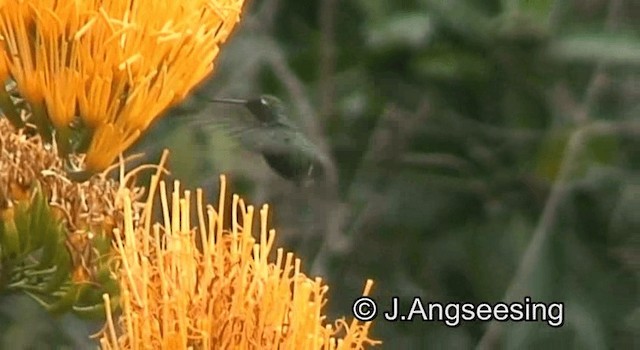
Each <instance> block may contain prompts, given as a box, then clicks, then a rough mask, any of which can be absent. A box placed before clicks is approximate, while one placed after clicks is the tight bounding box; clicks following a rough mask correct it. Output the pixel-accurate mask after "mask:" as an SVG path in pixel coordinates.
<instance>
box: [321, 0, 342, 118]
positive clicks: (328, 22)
mask: <svg viewBox="0 0 640 350" xmlns="http://www.w3.org/2000/svg"><path fill="white" fill-rule="evenodd" d="M337 3H338V0H325V1H321V2H320V14H319V20H320V32H321V36H320V64H319V66H318V73H319V79H320V116H321V117H322V118H323V120H328V118H331V117H332V116H333V100H334V98H333V97H334V96H333V95H334V90H335V86H334V76H335V65H336V48H335V43H334V35H335V16H336V5H337Z"/></svg>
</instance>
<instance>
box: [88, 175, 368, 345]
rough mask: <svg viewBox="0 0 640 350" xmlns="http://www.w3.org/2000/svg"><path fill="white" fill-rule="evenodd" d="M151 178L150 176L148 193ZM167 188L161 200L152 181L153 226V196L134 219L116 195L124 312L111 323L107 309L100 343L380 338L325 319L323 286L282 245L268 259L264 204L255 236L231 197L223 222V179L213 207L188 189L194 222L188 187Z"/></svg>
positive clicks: (270, 233)
mask: <svg viewBox="0 0 640 350" xmlns="http://www.w3.org/2000/svg"><path fill="white" fill-rule="evenodd" d="M157 185H158V181H157V177H156V178H154V179H153V180H152V183H151V186H150V191H152V192H151V193H153V192H155V188H156V187H157ZM174 189H175V190H174V192H173V195H172V196H171V201H169V200H168V198H167V194H166V190H165V185H164V183H160V198H161V203H162V213H163V221H164V222H163V224H156V225H153V226H152V225H151V224H150V222H151V220H150V217H149V215H150V213H151V212H152V209H153V208H152V203H153V197H152V196H151V198H150V199H149V200H148V201H147V206H146V208H145V210H144V214H143V216H142V218H141V219H140V220H137V221H136V220H133V218H132V212H133V211H132V208H131V201H130V200H129V199H128V198H126V196H125V198H124V199H125V201H124V209H125V224H124V232H116V234H115V237H116V242H117V245H116V246H117V250H118V255H119V257H120V264H119V265H120V268H119V270H118V271H115V273H116V276H117V278H118V279H119V281H120V288H121V293H120V305H121V306H122V308H123V310H122V311H123V312H122V316H121V318H120V320H119V322H115V321H114V320H113V319H112V315H111V314H110V312H108V314H107V319H108V324H107V329H106V330H105V332H104V333H103V334H102V337H101V345H102V347H103V348H104V349H117V348H124V349H142V348H153V349H188V348H198V349H361V348H363V347H364V346H365V345H367V344H377V343H379V342H377V341H373V340H371V339H369V338H368V335H367V334H368V331H369V327H370V322H367V323H360V322H358V321H356V320H354V321H353V322H351V323H350V324H347V322H345V321H344V320H338V321H337V322H336V326H332V325H327V324H325V318H326V317H325V316H324V315H323V308H324V306H325V304H326V302H327V300H326V292H327V289H328V287H327V286H326V285H324V284H323V283H322V280H321V279H320V278H316V279H309V278H308V277H306V276H305V275H304V274H303V273H302V272H301V262H300V260H299V259H295V258H294V257H293V255H292V254H291V253H287V254H285V253H284V251H283V250H282V249H277V250H276V252H275V261H273V260H272V259H270V258H269V255H270V254H271V253H272V247H273V243H274V238H275V231H274V230H267V211H268V207H267V206H266V205H265V206H264V207H263V208H262V209H261V210H260V219H261V220H260V223H259V224H258V226H259V232H260V240H259V242H257V241H256V239H255V238H254V237H253V236H252V231H253V228H254V226H256V225H255V224H254V222H253V216H254V208H253V207H252V206H246V205H245V204H244V202H243V201H242V200H241V199H239V198H238V196H234V197H233V206H232V207H231V208H232V209H231V210H232V215H231V217H232V222H231V225H230V230H223V227H227V225H225V223H224V222H223V217H225V213H224V212H223V210H224V208H225V206H224V198H225V181H224V177H222V184H221V193H220V203H219V206H218V210H215V209H214V208H213V207H211V206H207V207H206V208H205V207H204V205H203V203H202V192H201V191H200V190H198V192H197V193H196V204H197V205H196V206H197V208H196V212H195V214H196V215H197V218H198V219H197V220H198V222H197V224H196V229H192V228H191V223H190V215H191V209H190V205H191V198H190V193H189V192H188V191H186V192H185V194H184V197H181V196H180V192H179V184H178V183H177V182H176V184H175V186H174ZM240 222H241V223H242V224H240ZM371 285H372V282H371V281H368V282H367V285H366V287H365V291H364V294H365V295H366V294H368V293H369V291H370V289H371ZM105 300H106V304H107V305H106V306H107V307H106V309H107V310H110V309H111V307H110V305H109V303H110V300H109V298H108V296H106V295H105ZM338 337H339V338H341V339H337V338H338Z"/></svg>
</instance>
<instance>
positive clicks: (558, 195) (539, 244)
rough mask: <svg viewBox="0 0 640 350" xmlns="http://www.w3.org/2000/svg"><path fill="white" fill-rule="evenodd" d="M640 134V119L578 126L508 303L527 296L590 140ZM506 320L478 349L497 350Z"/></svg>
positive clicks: (493, 325)
mask: <svg viewBox="0 0 640 350" xmlns="http://www.w3.org/2000/svg"><path fill="white" fill-rule="evenodd" d="M625 134H627V135H640V122H593V123H591V124H588V125H586V126H583V127H581V128H579V129H577V130H576V131H575V132H573V134H572V135H571V137H570V139H569V142H568V144H567V146H566V147H565V152H564V156H563V158H562V162H561V168H560V171H559V173H558V176H557V179H556V181H555V183H554V184H553V187H552V188H551V193H550V194H549V197H548V198H547V201H546V203H545V206H544V209H543V211H542V215H541V216H540V219H539V220H538V224H537V226H536V229H535V231H534V232H533V237H532V238H531V241H530V243H529V245H528V246H527V249H526V250H525V252H524V254H523V257H522V260H521V261H520V265H519V266H518V270H517V271H516V273H515V275H514V277H513V279H512V281H511V283H510V285H509V288H508V289H507V292H506V293H505V296H504V298H503V299H502V300H503V301H504V302H506V303H509V302H512V301H514V300H516V299H518V298H521V297H523V293H524V292H525V291H526V289H527V287H528V286H527V283H528V281H529V278H530V276H531V274H532V273H533V271H534V269H535V268H536V267H537V266H538V261H539V259H540V255H541V254H540V253H541V251H542V248H543V247H544V244H545V243H546V241H547V240H548V238H549V236H550V235H551V232H552V229H553V227H554V225H555V223H556V218H557V214H558V210H559V208H560V205H561V204H562V202H563V200H564V198H565V195H566V193H567V184H568V182H569V180H570V179H571V175H572V174H574V170H575V169H574V167H575V165H576V163H577V162H576V160H578V159H579V156H580V153H581V150H582V149H583V146H584V145H585V144H587V143H588V141H589V139H590V138H591V137H593V136H601V135H618V136H621V135H625ZM503 327H504V323H501V322H495V321H493V322H491V323H490V324H489V326H488V327H487V330H486V332H485V333H484V335H483V336H482V338H481V339H480V342H479V343H478V345H477V347H476V349H478V350H485V349H494V348H496V343H497V342H498V340H499V339H500V336H501V334H502V329H503Z"/></svg>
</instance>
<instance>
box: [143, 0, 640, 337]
mask: <svg viewBox="0 0 640 350" xmlns="http://www.w3.org/2000/svg"><path fill="white" fill-rule="evenodd" d="M243 21H244V22H243V23H242V25H241V28H240V29H239V30H238V31H237V32H236V34H235V35H234V36H233V37H232V38H231V39H230V41H229V42H228V43H227V45H226V47H225V48H224V49H223V50H222V57H221V60H220V61H219V62H217V66H216V71H215V74H214V75H213V77H212V79H211V80H209V81H208V82H206V83H204V84H203V85H202V86H201V87H200V88H199V89H198V91H196V93H195V94H194V95H193V96H192V97H191V98H190V99H189V100H188V101H185V103H184V104H183V105H181V106H179V107H178V108H177V109H176V110H173V111H171V112H170V113H169V114H170V115H169V116H168V117H167V118H165V119H164V120H163V121H162V122H160V123H157V125H156V126H155V127H154V130H152V132H150V133H149V134H148V135H147V137H146V138H145V140H143V141H142V142H141V143H140V144H139V145H138V146H137V148H136V149H135V150H133V151H132V152H137V151H145V152H147V153H148V154H149V155H150V156H149V159H150V160H155V159H156V158H157V155H158V154H159V151H160V150H161V149H162V148H164V147H168V148H170V149H171V151H172V154H171V156H170V162H172V170H173V175H174V176H176V177H177V178H180V179H181V180H183V181H184V183H185V184H186V185H187V186H191V187H195V186H204V187H205V188H206V189H207V190H208V193H209V195H210V199H212V200H214V199H215V198H216V186H217V181H218V180H217V179H218V174H219V173H220V172H225V173H227V174H229V175H230V177H231V179H232V183H233V188H234V189H235V190H236V191H240V192H243V193H244V194H245V195H246V196H248V200H249V201H250V202H252V203H255V204H260V203H262V202H268V203H270V204H271V206H272V208H273V211H274V217H273V227H275V228H277V229H278V232H279V235H278V239H279V242H278V244H280V245H282V246H285V247H286V248H288V249H290V250H292V251H294V252H295V253H296V254H298V255H299V256H302V258H303V268H304V269H305V271H310V272H311V273H312V274H318V275H321V276H322V277H323V278H325V279H326V280H327V281H328V283H329V285H330V286H331V289H330V303H329V308H330V312H331V314H332V316H338V315H345V314H347V315H348V314H350V311H351V303H352V302H353V300H354V298H356V297H357V296H358V295H359V293H360V291H361V288H362V285H363V283H364V280H365V279H366V278H373V279H374V280H375V281H376V286H375V287H374V289H375V294H374V297H375V298H376V300H378V301H380V302H381V303H382V304H385V305H386V304H387V303H388V300H389V298H390V297H391V296H400V297H401V298H403V301H404V302H405V303H409V301H410V300H409V298H410V297H413V296H422V297H423V298H424V299H425V300H430V301H440V302H450V301H469V302H475V303H477V302H481V301H487V302H497V301H500V300H503V299H505V298H506V299H513V300H522V296H523V295H530V296H531V297H532V298H533V299H534V300H536V301H546V302H551V301H562V302H564V303H565V319H564V321H565V322H564V326H563V327H561V328H557V329H556V328H551V327H549V326H547V325H546V324H545V323H503V324H499V325H498V328H499V332H496V333H492V332H493V331H492V332H487V329H488V328H491V327H494V326H495V325H492V326H489V324H487V323H481V322H467V323H463V324H462V325H461V326H460V327H457V328H448V327H446V326H445V325H444V324H443V323H439V322H426V323H389V322H385V321H384V320H383V319H382V318H379V319H378V320H377V322H376V323H375V325H374V335H376V336H377V337H378V338H381V339H382V340H383V341H384V345H383V348H389V349H396V348H397V349H410V348H435V349H437V348H460V349H465V348H475V347H476V346H478V344H487V345H489V346H488V348H504V349H529V348H531V349H534V348H575V349H610V348H620V349H623V348H634V347H637V346H638V344H640V336H639V334H640V326H639V325H640V297H639V296H640V291H639V287H640V285H639V282H640V280H639V277H640V274H639V272H640V269H639V267H640V235H639V233H640V219H638V217H639V216H638V215H637V214H638V212H639V211H640V176H638V175H639V174H640V137H639V136H640V126H639V124H638V123H639V121H640V118H638V117H639V116H640V4H639V3H638V2H637V1H634V0H618V1H616V0H611V1H606V0H589V1H582V0H556V1H551V0H540V1H526V0H452V1H439V0H413V1H402V2H400V1H396V2H394V1H381V0H352V1H336V0H333V1H331V0H323V1H313V2H301V1H278V0H265V1H260V2H251V3H249V4H248V5H247V14H246V15H245V17H244V18H243ZM261 93H270V94H274V95H277V96H279V97H281V98H282V99H283V100H285V101H287V103H288V104H289V106H290V107H291V114H292V117H293V118H294V119H296V121H297V122H298V123H299V124H300V125H301V126H302V128H303V129H304V130H305V131H306V132H307V133H308V134H309V135H310V137H311V139H312V140H314V141H315V142H316V143H317V144H318V145H319V147H322V148H323V149H325V150H326V151H327V153H329V154H330V155H331V157H332V159H333V160H334V165H335V175H336V176H337V182H335V183H328V184H323V185H322V186H319V187H320V188H309V189H301V188H296V187H295V186H293V185H292V184H289V183H287V182H286V181H285V180H282V179H280V178H278V177H277V176H276V175H275V174H273V172H271V171H270V169H269V168H268V167H267V166H266V165H265V164H264V162H263V161H262V160H261V159H260V157H259V156H256V155H253V154H251V153H249V152H246V151H245V150H242V149H241V148H239V147H238V146H237V145H235V144H234V142H233V138H232V137H231V138H230V137H226V136H225V135H223V134H221V133H219V132H217V131H215V130H213V129H211V130H210V129H209V128H195V127H192V126H191V125H190V121H192V120H194V119H200V120H203V119H204V118H210V119H212V120H213V119H215V118H216V114H220V113H241V112H242V111H239V110H233V109H227V108H222V107H221V106H216V105H212V104H207V103H205V102H203V101H202V98H201V97H199V96H203V95H204V96H216V97H236V98H243V97H253V96H256V95H259V94H261ZM323 186H324V187H323ZM527 254H528V255H530V256H531V257H532V258H530V259H525V255H527ZM509 290H510V291H511V292H507V291H509ZM510 293H515V294H510ZM481 342H482V343H481Z"/></svg>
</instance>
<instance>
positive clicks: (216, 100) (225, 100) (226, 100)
mask: <svg viewBox="0 0 640 350" xmlns="http://www.w3.org/2000/svg"><path fill="white" fill-rule="evenodd" d="M207 100H208V101H209V102H214V103H228V104H234V105H243V104H246V103H247V102H249V101H248V100H241V99H237V98H209V99H207Z"/></svg>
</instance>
